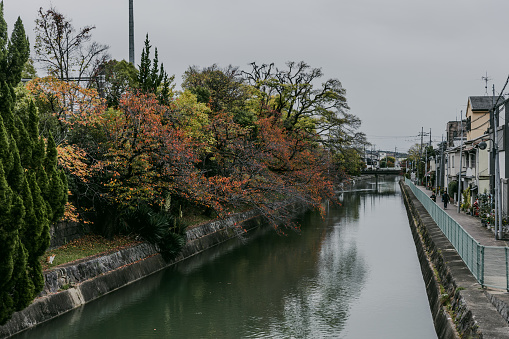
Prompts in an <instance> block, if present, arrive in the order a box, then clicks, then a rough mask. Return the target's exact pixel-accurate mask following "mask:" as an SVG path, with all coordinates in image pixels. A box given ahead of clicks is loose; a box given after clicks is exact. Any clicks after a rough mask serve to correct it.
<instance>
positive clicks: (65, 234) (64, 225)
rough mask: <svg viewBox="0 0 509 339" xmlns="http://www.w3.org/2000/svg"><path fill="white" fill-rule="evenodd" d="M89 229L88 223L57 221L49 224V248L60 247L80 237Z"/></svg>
mask: <svg viewBox="0 0 509 339" xmlns="http://www.w3.org/2000/svg"><path fill="white" fill-rule="evenodd" d="M89 231H90V228H89V227H88V225H83V224H79V223H77V222H59V223H56V224H53V225H51V227H50V230H49V232H50V235H51V240H50V244H49V248H50V249H51V248H55V247H60V246H62V245H65V244H67V243H68V242H70V241H73V240H74V239H78V238H81V237H82V236H83V235H85V234H87V233H88V232H89Z"/></svg>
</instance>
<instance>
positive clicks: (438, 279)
mask: <svg viewBox="0 0 509 339" xmlns="http://www.w3.org/2000/svg"><path fill="white" fill-rule="evenodd" d="M400 186H401V191H402V194H403V199H404V202H405V205H406V208H407V213H408V219H409V221H410V227H411V229H412V234H413V238H414V242H415V245H416V249H417V254H418V257H419V262H420V264H421V271H422V275H423V278H424V282H425V284H426V292H427V294H428V300H429V303H430V308H431V313H432V316H433V321H434V324H435V330H436V332H437V334H438V337H439V338H458V337H461V338H485V339H486V338H509V331H508V327H507V323H506V322H505V321H504V319H503V318H502V317H501V315H500V314H499V313H498V312H497V310H496V309H495V307H494V306H493V305H492V304H491V303H490V301H489V300H488V299H487V297H486V295H485V294H484V291H483V288H482V287H481V286H480V285H479V284H478V283H477V280H476V279H475V278H474V276H473V275H472V274H471V273H470V271H469V269H468V267H467V266H466V265H465V263H464V262H463V260H462V259H461V257H460V256H459V255H458V253H457V252H456V250H455V249H454V247H453V246H452V244H451V243H450V242H449V240H447V238H446V237H445V235H444V234H443V233H442V231H441V230H440V228H439V227H438V226H437V224H436V223H435V222H434V221H433V219H432V218H431V216H430V215H429V214H428V212H427V211H426V209H425V208H424V207H423V206H422V204H421V203H420V202H419V201H418V200H417V198H416V197H415V196H414V194H413V193H412V191H411V190H410V188H408V187H407V186H406V185H404V184H403V182H400Z"/></svg>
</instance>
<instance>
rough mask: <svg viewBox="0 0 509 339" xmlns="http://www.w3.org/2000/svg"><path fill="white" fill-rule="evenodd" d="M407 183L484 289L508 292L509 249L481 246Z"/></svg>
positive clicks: (425, 196) (406, 180) (407, 181)
mask: <svg viewBox="0 0 509 339" xmlns="http://www.w3.org/2000/svg"><path fill="white" fill-rule="evenodd" d="M405 183H406V184H407V185H408V186H409V187H410V189H411V190H412V192H413V193H414V195H415V196H416V197H417V199H419V201H420V202H421V203H422V205H423V206H424V208H425V209H426V210H427V211H428V213H429V214H430V216H431V218H433V220H434V221H435V222H436V223H437V225H438V227H440V229H441V230H442V232H443V233H444V235H445V236H446V237H447V239H449V241H450V242H451V244H452V245H453V246H454V248H455V249H456V251H457V252H458V254H459V255H460V256H461V259H463V261H464V262H465V264H466V265H467V266H468V268H469V269H470V272H472V274H473V275H474V277H475V278H476V279H477V281H478V282H479V283H480V284H481V285H483V286H489V287H494V288H501V289H505V290H507V291H509V270H508V267H509V260H508V258H509V257H508V255H509V248H508V247H495V246H483V245H481V244H480V243H479V242H478V241H477V240H475V239H474V238H473V237H472V236H471V235H470V234H468V232H467V231H465V230H464V229H463V227H461V225H460V224H458V223H457V222H456V220H454V219H453V218H451V216H449V215H448V214H447V213H446V212H445V211H444V210H443V209H441V208H440V207H439V206H438V205H437V204H436V203H435V202H434V201H433V200H431V199H430V197H428V196H427V195H426V194H425V193H424V192H422V191H421V190H420V189H418V188H417V187H416V186H415V185H414V184H413V183H412V182H411V181H410V180H408V179H405Z"/></svg>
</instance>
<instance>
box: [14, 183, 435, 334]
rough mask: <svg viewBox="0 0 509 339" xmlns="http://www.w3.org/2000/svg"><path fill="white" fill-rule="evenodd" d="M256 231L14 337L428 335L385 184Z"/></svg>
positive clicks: (414, 273)
mask: <svg viewBox="0 0 509 339" xmlns="http://www.w3.org/2000/svg"><path fill="white" fill-rule="evenodd" d="M373 186H374V185H373V184H372V183H366V184H365V185H364V186H363V187H361V189H360V190H358V191H353V192H348V193H343V194H342V195H341V196H340V200H341V203H342V206H340V207H338V206H329V207H328V214H327V215H326V216H325V217H321V216H320V215H319V214H317V213H307V214H305V215H304V216H302V217H301V218H300V219H299V222H300V224H301V227H302V231H301V233H300V234H298V233H294V232H288V234H287V235H285V236H280V235H277V234H276V233H275V232H274V231H272V230H261V229H260V230H257V231H254V232H253V233H252V234H250V235H249V236H248V237H246V238H244V239H238V240H234V241H230V242H227V243H224V244H222V245H220V246H218V247H216V248H214V249H212V250H209V251H207V252H205V253H202V254H200V255H197V256H195V257H194V258H192V259H190V260H187V261H185V262H182V263H180V264H178V265H176V266H174V267H171V268H169V269H166V270H164V271H162V272H159V273H157V274H155V275H152V276H150V277H148V278H145V279H143V280H141V281H139V282H137V283H134V284H132V285H130V286H128V287H126V288H123V289H121V290H119V291H116V292H114V293H111V294H109V295H107V296H105V297H103V298H100V299H99V300H97V301H95V302H92V303H90V304H87V305H84V306H83V307H80V308H78V309H76V310H75V311H72V312H69V313H67V314H65V315H63V316H61V317H59V318H57V319H55V320H53V321H50V322H47V323H45V324H42V325H40V326H38V327H36V328H34V329H32V330H30V331H26V332H25V333H22V334H21V335H20V336H19V338H52V339H54V338H94V339H98V338H169V337H171V338H391V339H397V338H404V339H407V338H413V339H419V338H423V339H429V338H436V334H435V331H434V328H433V322H432V318H431V313H430V310H429V305H428V301H427V297H426V292H425V287H424V282H423V279H422V276H421V272H420V267H419V262H418V260H417V255H416V250H415V246H414V244H413V240H412V236H411V233H410V228H409V225H408V219H407V215H406V211H405V208H404V204H403V201H402V197H401V193H400V190H399V186H398V182H397V180H396V179H394V180H392V179H391V180H387V181H384V182H381V183H379V187H378V193H375V192H374V191H372V190H369V188H372V187H373Z"/></svg>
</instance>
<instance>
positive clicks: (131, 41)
mask: <svg viewBox="0 0 509 339" xmlns="http://www.w3.org/2000/svg"><path fill="white" fill-rule="evenodd" d="M133 1H134V0H129V62H130V63H131V64H133V66H134V10H133V7H134V6H133Z"/></svg>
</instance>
